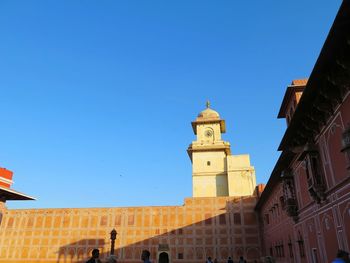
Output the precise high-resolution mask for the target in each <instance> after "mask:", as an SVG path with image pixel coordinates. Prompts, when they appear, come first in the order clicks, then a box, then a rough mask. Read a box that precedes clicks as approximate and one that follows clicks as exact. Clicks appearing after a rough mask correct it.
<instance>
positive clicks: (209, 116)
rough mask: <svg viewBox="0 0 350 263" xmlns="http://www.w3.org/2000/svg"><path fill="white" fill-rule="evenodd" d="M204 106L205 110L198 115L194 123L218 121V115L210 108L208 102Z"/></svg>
mask: <svg viewBox="0 0 350 263" xmlns="http://www.w3.org/2000/svg"><path fill="white" fill-rule="evenodd" d="M206 106H207V108H206V109H205V110H203V111H201V112H200V113H199V114H198V116H197V120H196V121H205V120H220V115H219V113H218V112H217V111H215V110H213V109H211V108H210V103H209V101H207V103H206Z"/></svg>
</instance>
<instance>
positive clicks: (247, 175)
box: [227, 154, 256, 196]
mask: <svg viewBox="0 0 350 263" xmlns="http://www.w3.org/2000/svg"><path fill="white" fill-rule="evenodd" d="M227 162H228V171H227V176H228V189H229V195H230V196H248V195H252V194H253V193H254V191H255V187H256V178H255V169H254V167H253V166H251V165H250V158H249V155H248V154H242V155H230V156H227Z"/></svg>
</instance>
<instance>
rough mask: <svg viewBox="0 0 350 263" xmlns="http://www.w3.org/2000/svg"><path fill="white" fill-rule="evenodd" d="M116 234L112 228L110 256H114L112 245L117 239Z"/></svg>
mask: <svg viewBox="0 0 350 263" xmlns="http://www.w3.org/2000/svg"><path fill="white" fill-rule="evenodd" d="M117 234H118V233H117V231H116V230H115V229H114V228H113V230H112V231H111V255H114V244H115V240H116V238H117Z"/></svg>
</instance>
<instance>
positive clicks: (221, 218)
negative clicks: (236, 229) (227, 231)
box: [219, 214, 226, 225]
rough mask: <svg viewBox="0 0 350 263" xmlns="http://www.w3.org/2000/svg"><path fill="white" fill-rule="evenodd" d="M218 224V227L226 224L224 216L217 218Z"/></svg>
mask: <svg viewBox="0 0 350 263" xmlns="http://www.w3.org/2000/svg"><path fill="white" fill-rule="evenodd" d="M219 223H220V225H225V224H226V217H225V214H222V215H220V216H219Z"/></svg>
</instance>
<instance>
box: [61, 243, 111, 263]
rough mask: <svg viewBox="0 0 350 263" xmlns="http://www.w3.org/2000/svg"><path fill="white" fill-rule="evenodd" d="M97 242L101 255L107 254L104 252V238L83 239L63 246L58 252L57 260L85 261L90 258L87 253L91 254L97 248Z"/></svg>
mask: <svg viewBox="0 0 350 263" xmlns="http://www.w3.org/2000/svg"><path fill="white" fill-rule="evenodd" d="M96 244H98V248H99V249H100V252H101V255H103V254H106V253H105V252H104V247H105V240H104V239H82V240H79V241H78V242H74V243H71V244H69V245H66V246H61V247H60V249H59V250H58V252H57V254H58V257H57V261H56V262H57V263H59V262H85V261H86V260H88V258H87V255H91V252H92V250H93V249H94V248H96ZM89 258H90V257H89ZM102 258H103V257H102Z"/></svg>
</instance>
